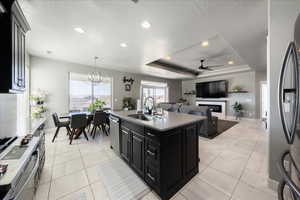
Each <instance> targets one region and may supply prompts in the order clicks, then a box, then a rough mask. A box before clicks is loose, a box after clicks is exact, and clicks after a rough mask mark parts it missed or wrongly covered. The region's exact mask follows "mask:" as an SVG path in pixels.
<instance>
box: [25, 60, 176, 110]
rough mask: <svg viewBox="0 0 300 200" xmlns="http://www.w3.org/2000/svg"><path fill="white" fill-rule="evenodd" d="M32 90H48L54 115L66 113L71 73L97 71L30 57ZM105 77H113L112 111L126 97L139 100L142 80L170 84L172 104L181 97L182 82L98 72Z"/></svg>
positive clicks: (103, 71)
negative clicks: (128, 85)
mask: <svg viewBox="0 0 300 200" xmlns="http://www.w3.org/2000/svg"><path fill="white" fill-rule="evenodd" d="M30 60H31V62H30V63H31V64H30V69H31V91H34V90H36V89H42V90H46V91H47V92H48V93H49V96H48V99H47V101H46V104H47V107H48V108H49V111H50V113H51V112H58V113H64V112H68V111H69V72H77V73H86V74H87V73H89V72H91V71H92V70H95V68H92V67H89V66H84V65H79V64H74V63H68V62H63V61H56V60H50V59H45V58H40V57H34V56H33V57H31V59H30ZM98 70H99V71H101V72H102V73H103V75H104V76H110V77H113V98H114V101H113V109H121V108H122V99H123V97H133V98H135V99H138V98H140V81H141V80H149V81H160V82H167V83H168V86H169V101H170V102H177V101H178V99H179V98H180V97H181V81H180V80H167V79H161V78H155V77H151V76H144V75H139V74H130V73H124V72H118V71H113V70H105V69H101V68H99V69H98ZM124 76H127V77H132V78H133V79H134V80H135V81H134V84H133V85H132V90H131V91H130V92H126V91H125V88H124V87H125V86H124V83H123V77H124Z"/></svg>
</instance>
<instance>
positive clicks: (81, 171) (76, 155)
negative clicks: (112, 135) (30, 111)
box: [36, 120, 277, 200]
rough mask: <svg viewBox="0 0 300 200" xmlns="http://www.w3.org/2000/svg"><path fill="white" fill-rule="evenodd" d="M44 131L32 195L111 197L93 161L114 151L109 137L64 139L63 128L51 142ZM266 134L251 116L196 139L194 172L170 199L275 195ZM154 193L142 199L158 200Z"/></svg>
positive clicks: (48, 199) (270, 199)
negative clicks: (40, 165)
mask: <svg viewBox="0 0 300 200" xmlns="http://www.w3.org/2000/svg"><path fill="white" fill-rule="evenodd" d="M47 132H48V134H47V135H46V163H45V167H44V170H43V174H42V178H41V181H40V185H39V188H38V190H37V193H36V200H56V199H59V200H81V199H84V200H110V198H109V196H108V193H107V191H106V189H105V186H104V185H103V183H102V182H101V178H99V176H98V174H97V171H96V170H97V164H99V163H101V162H103V161H107V160H110V159H111V158H113V157H115V156H116V155H115V154H114V153H113V152H112V151H111V149H110V142H109V137H106V136H103V134H102V136H98V137H97V139H96V140H92V139H90V141H88V142H87V141H86V140H85V139H84V138H82V139H79V140H75V141H74V142H73V145H69V144H68V138H67V136H66V134H65V132H64V131H61V132H60V133H59V136H58V138H57V139H56V141H55V142H54V143H51V139H52V136H53V134H54V130H48V131H47ZM267 137H268V135H267V133H266V132H265V131H264V130H263V128H262V124H261V123H260V122H259V121H255V120H242V121H240V123H239V124H238V125H236V126H234V127H232V128H231V129H229V130H227V131H226V132H224V133H223V134H221V135H219V136H218V137H216V138H215V139H213V140H208V139H205V138H199V155H200V159H201V162H200V166H199V171H200V172H199V174H198V175H197V176H196V177H194V178H193V179H192V181H190V182H189V183H188V184H187V185H186V186H185V187H184V188H183V189H182V190H180V192H178V193H177V194H176V195H175V196H174V197H173V199H172V200H253V199H259V200H275V199H277V196H276V192H275V191H273V190H271V189H269V188H268V186H267V146H268V145H267ZM158 199H159V198H158V197H157V196H156V194H155V193H154V192H150V193H148V194H147V195H146V196H145V197H144V198H143V200H158Z"/></svg>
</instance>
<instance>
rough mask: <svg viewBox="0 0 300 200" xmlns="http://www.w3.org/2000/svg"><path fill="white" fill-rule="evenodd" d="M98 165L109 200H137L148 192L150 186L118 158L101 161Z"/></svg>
mask: <svg viewBox="0 0 300 200" xmlns="http://www.w3.org/2000/svg"><path fill="white" fill-rule="evenodd" d="M98 167H99V168H98V174H99V176H100V177H101V180H102V182H103V184H104V186H105V187H106V189H107V191H108V194H109V197H110V199H111V200H137V199H141V198H142V197H143V196H145V195H146V194H147V193H148V192H150V188H149V187H148V186H147V185H146V184H145V183H144V182H143V181H142V180H141V179H140V178H139V177H138V176H137V175H136V174H135V173H134V172H133V171H132V169H130V168H129V167H128V165H127V164H126V163H125V162H124V161H123V160H121V159H120V158H115V159H112V160H108V161H106V162H103V163H101V164H99V165H98Z"/></svg>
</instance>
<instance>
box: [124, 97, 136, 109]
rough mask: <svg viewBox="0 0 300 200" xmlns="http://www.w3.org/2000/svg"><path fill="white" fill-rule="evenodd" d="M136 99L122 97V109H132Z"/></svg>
mask: <svg viewBox="0 0 300 200" xmlns="http://www.w3.org/2000/svg"><path fill="white" fill-rule="evenodd" d="M135 105H136V101H135V100H134V99H133V98H131V97H124V98H123V110H134V109H135Z"/></svg>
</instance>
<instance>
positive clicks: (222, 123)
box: [216, 119, 238, 136]
mask: <svg viewBox="0 0 300 200" xmlns="http://www.w3.org/2000/svg"><path fill="white" fill-rule="evenodd" d="M237 124H238V122H235V121H228V120H221V119H219V120H218V134H217V135H220V134H221V133H223V132H225V131H227V130H228V129H230V128H231V127H233V126H235V125H237ZM217 135H216V136H217Z"/></svg>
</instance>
